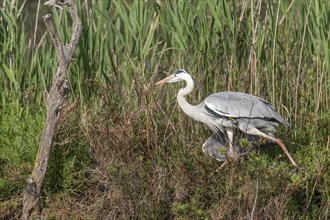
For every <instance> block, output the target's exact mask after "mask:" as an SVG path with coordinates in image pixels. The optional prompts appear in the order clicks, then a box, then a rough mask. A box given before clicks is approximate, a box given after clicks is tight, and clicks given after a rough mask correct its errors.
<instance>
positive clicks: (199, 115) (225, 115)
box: [157, 70, 297, 166]
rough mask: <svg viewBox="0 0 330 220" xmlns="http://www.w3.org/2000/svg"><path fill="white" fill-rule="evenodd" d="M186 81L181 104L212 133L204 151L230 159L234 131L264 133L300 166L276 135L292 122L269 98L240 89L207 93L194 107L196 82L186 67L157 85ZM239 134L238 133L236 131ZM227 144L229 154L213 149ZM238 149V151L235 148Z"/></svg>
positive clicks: (233, 154)
mask: <svg viewBox="0 0 330 220" xmlns="http://www.w3.org/2000/svg"><path fill="white" fill-rule="evenodd" d="M182 80H184V81H186V83H187V85H186V87H185V88H182V89H180V90H179V93H178V97H177V98H178V103H179V105H180V107H181V108H182V110H183V111H184V112H185V113H186V114H187V115H188V116H189V117H191V118H193V119H194V120H196V121H199V122H202V123H204V124H206V125H207V126H208V127H209V128H210V129H211V130H212V131H213V135H212V136H211V137H210V138H209V139H208V140H207V141H206V142H205V143H204V144H203V150H204V151H205V152H207V153H209V154H210V155H212V156H216V155H217V159H218V160H223V158H227V159H228V160H231V159H233V158H234V156H235V154H237V149H236V148H235V143H234V140H235V137H234V135H235V134H234V132H235V130H239V131H240V132H242V133H245V134H247V135H249V136H250V137H251V136H261V137H264V138H266V139H268V140H271V141H274V142H276V143H277V144H278V145H280V146H281V148H282V149H283V150H284V151H285V153H286V154H287V156H288V157H289V159H290V161H291V162H292V163H293V164H294V166H297V165H296V163H295V162H294V160H293V159H292V157H291V156H290V154H289V153H288V151H287V150H286V148H285V146H284V144H283V143H282V141H281V140H279V139H276V138H275V137H274V134H275V133H276V129H277V127H278V126H279V125H280V124H283V125H289V124H288V122H287V121H286V120H284V119H283V118H282V117H281V115H280V114H278V113H277V112H276V111H275V108H274V107H273V106H272V105H271V104H270V103H269V102H267V101H266V100H264V99H261V98H259V97H256V96H253V95H250V94H246V93H241V92H219V93H215V94H212V95H210V96H208V97H207V98H206V99H205V100H204V101H202V102H201V103H200V104H199V105H196V106H193V105H191V104H189V103H188V102H187V100H186V98H185V97H186V96H187V95H189V94H190V93H191V92H192V90H193V88H194V81H193V79H192V77H191V75H190V74H189V73H187V72H186V71H185V70H177V71H175V73H174V74H173V75H171V76H169V77H167V78H165V79H163V80H161V81H159V82H158V83H157V84H161V83H165V82H177V81H182ZM236 133H237V132H236ZM227 145H229V146H228V150H227V153H226V155H222V154H219V153H218V152H215V154H212V152H211V151H213V150H214V149H216V150H219V149H221V148H224V147H226V146H227ZM235 149H236V150H235Z"/></svg>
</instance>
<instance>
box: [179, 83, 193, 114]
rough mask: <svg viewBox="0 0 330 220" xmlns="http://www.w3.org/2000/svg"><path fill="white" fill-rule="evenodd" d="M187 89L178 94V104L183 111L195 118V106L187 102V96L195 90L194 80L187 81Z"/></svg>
mask: <svg viewBox="0 0 330 220" xmlns="http://www.w3.org/2000/svg"><path fill="white" fill-rule="evenodd" d="M186 83H187V85H186V87H184V88H182V89H180V90H179V93H178V103H179V105H180V107H181V109H182V110H183V111H184V113H186V114H187V115H188V116H193V114H194V107H195V106H193V105H191V104H189V103H188V102H187V100H186V96H187V95H189V94H190V93H191V92H192V91H193V89H194V81H193V79H188V80H186Z"/></svg>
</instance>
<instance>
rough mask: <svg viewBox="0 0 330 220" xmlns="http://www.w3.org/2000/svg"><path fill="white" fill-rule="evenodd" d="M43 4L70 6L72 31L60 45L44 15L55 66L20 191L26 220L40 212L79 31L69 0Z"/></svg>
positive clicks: (74, 8)
mask: <svg viewBox="0 0 330 220" xmlns="http://www.w3.org/2000/svg"><path fill="white" fill-rule="evenodd" d="M45 5H49V6H54V7H59V8H62V7H61V6H64V5H66V6H67V7H69V11H70V14H71V16H72V21H73V22H72V23H73V28H72V30H73V31H72V37H71V41H70V43H69V44H67V45H65V46H63V43H62V41H61V39H60V37H59V36H58V34H57V32H56V28H55V26H54V24H53V21H52V16H51V15H50V14H48V15H45V16H44V17H43V18H44V22H45V25H46V27H47V31H48V34H49V35H50V37H51V39H52V41H53V44H54V46H55V48H56V52H57V56H58V68H57V71H56V74H55V77H54V80H53V83H52V87H51V89H50V91H49V94H48V97H47V103H46V105H47V115H46V124H45V127H44V130H43V133H42V137H41V143H40V146H39V150H38V154H37V158H36V162H35V165H34V168H33V172H32V174H31V176H30V177H28V179H27V182H26V188H25V190H24V192H23V211H22V216H21V217H22V219H29V218H30V216H31V213H32V212H36V211H39V212H40V211H41V210H37V206H38V203H39V197H40V194H41V189H42V183H43V180H44V177H45V174H46V170H47V165H48V161H49V157H50V152H51V146H52V143H53V136H54V133H55V129H56V126H57V122H58V119H59V118H60V115H61V111H62V108H63V105H64V102H65V100H66V98H67V96H68V95H69V87H68V77H67V69H68V67H69V64H70V61H71V58H72V55H73V53H74V50H75V49H76V47H77V44H78V42H79V38H80V34H81V30H82V25H81V21H80V18H79V16H78V13H77V8H76V6H75V4H74V2H73V1H72V0H49V1H47V2H46V3H45Z"/></svg>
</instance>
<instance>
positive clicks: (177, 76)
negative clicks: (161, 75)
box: [156, 69, 192, 85]
mask: <svg viewBox="0 0 330 220" xmlns="http://www.w3.org/2000/svg"><path fill="white" fill-rule="evenodd" d="M189 79H192V76H191V75H190V74H189V73H188V72H187V71H185V70H183V69H179V70H176V71H175V72H174V73H173V74H172V75H170V76H168V77H166V78H165V79H162V80H160V81H158V82H157V83H156V85H160V84H164V83H174V82H180V81H183V80H185V81H187V80H189Z"/></svg>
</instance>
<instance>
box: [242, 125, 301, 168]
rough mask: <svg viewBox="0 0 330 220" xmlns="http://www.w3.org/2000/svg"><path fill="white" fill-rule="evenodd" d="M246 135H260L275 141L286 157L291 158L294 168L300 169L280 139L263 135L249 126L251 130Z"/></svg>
mask: <svg viewBox="0 0 330 220" xmlns="http://www.w3.org/2000/svg"><path fill="white" fill-rule="evenodd" d="M246 133H248V134H252V135H259V136H262V137H265V138H267V139H269V140H272V141H274V142H275V143H276V144H277V145H279V146H280V147H281V148H282V150H283V151H284V153H285V154H286V156H287V157H288V158H289V160H290V162H291V163H292V164H293V166H294V167H295V169H297V168H298V165H297V163H296V161H294V159H293V158H292V157H291V155H290V153H289V151H288V150H287V149H286V147H285V145H284V144H283V142H282V141H281V140H280V139H277V138H274V137H271V136H269V135H267V134H265V133H263V132H262V131H260V130H258V129H257V128H255V127H252V126H249V128H248V129H247V131H246Z"/></svg>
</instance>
